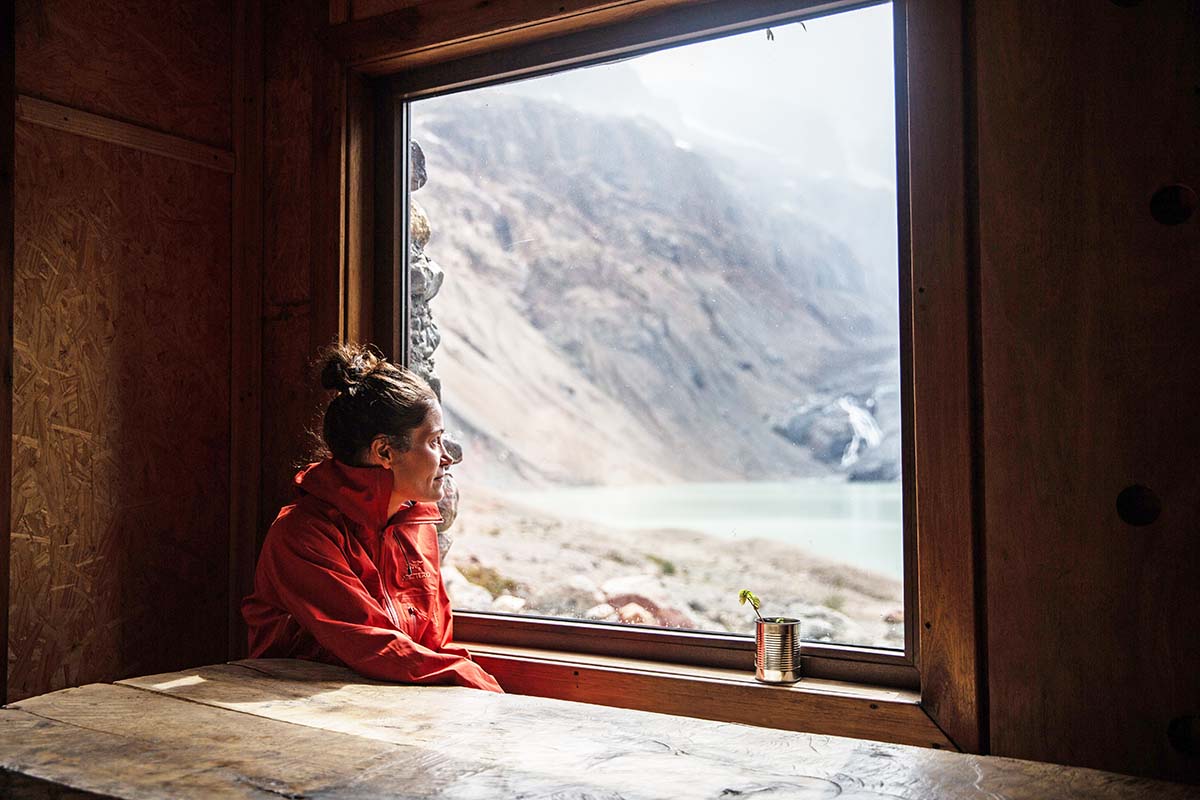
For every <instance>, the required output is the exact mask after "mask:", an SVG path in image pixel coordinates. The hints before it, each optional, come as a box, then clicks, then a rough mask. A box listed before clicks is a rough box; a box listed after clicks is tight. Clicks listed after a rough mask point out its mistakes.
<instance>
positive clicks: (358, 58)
mask: <svg viewBox="0 0 1200 800" xmlns="http://www.w3.org/2000/svg"><path fill="white" fill-rule="evenodd" d="M869 4H871V3H870V2H866V3H864V2H861V0H832V1H825V0H738V2H728V0H623V1H621V2H604V1H598V0H575V2H565V1H564V2H553V3H546V2H529V0H501V2H492V3H488V4H487V6H486V7H483V8H480V7H479V6H478V4H477V3H473V2H471V1H470V0H450V1H449V2H438V3H419V4H416V5H413V6H411V7H407V8H403V9H400V10H397V11H394V12H391V13H388V14H384V15H382V16H377V17H372V18H370V19H366V20H361V21H350V22H347V23H345V24H343V25H337V26H333V27H332V28H330V30H329V31H328V32H327V34H326V37H325V38H326V40H327V42H328V43H329V46H330V47H331V48H332V49H333V50H334V52H337V53H338V54H339V55H340V56H341V57H342V58H343V59H344V60H345V61H346V62H347V63H348V64H350V65H351V66H353V67H354V68H355V69H358V70H360V71H362V72H365V73H367V74H370V75H384V74H394V73H397V72H400V71H402V70H411V69H417V68H428V67H432V66H434V65H444V64H448V63H450V62H453V61H461V60H468V59H475V58H477V57H488V56H490V54H493V53H496V52H497V51H501V50H512V51H521V50H522V49H523V48H527V47H529V46H532V45H535V44H546V43H548V42H550V41H551V40H556V42H557V43H558V44H557V45H556V48H555V49H563V48H564V47H566V43H567V42H568V41H576V42H579V43H580V46H579V47H576V48H574V49H579V50H590V51H591V54H592V55H601V54H603V51H607V50H610V49H612V48H615V47H618V46H620V47H631V46H635V45H642V46H645V45H649V44H652V43H663V44H665V43H667V42H669V41H674V40H678V39H680V38H683V37H688V36H695V35H696V34H697V33H698V32H701V31H713V32H716V31H718V30H722V31H726V32H732V31H733V30H736V29H740V28H744V27H746V26H747V25H758V24H762V25H766V24H769V23H772V22H777V21H780V20H783V19H786V18H791V17H797V16H798V15H802V14H805V13H808V14H818V13H827V12H829V11H831V10H833V9H835V8H849V7H854V6H861V5H869ZM751 21H753V22H751ZM601 30H603V31H606V32H605V33H604V34H599V33H598V32H599V31H601ZM588 32H596V35H601V36H602V37H603V39H604V40H605V42H606V43H607V45H606V46H605V47H603V48H600V47H597V45H596V44H595V43H594V42H593V41H592V39H593V37H592V36H586V37H583V38H578V37H579V36H580V35H582V34H586V33H588ZM493 72H494V73H495V72H498V70H493Z"/></svg>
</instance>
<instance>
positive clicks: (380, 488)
mask: <svg viewBox="0 0 1200 800" xmlns="http://www.w3.org/2000/svg"><path fill="white" fill-rule="evenodd" d="M295 483H296V485H297V486H298V487H300V490H301V491H302V492H305V493H307V494H310V495H312V496H313V497H315V498H317V499H318V500H321V501H322V502H325V503H328V504H329V505H331V506H333V507H334V508H336V509H337V510H338V511H339V512H340V513H341V514H342V516H344V517H347V518H349V519H351V520H353V521H354V522H356V523H358V524H359V525H361V526H362V527H364V528H366V529H367V530H368V531H371V532H378V531H382V530H383V529H384V528H386V527H388V525H404V524H410V523H418V522H441V521H442V515H441V513H440V512H439V511H438V507H437V504H436V503H413V504H411V505H409V506H406V507H404V508H401V509H400V510H399V511H397V512H396V514H395V516H393V517H392V518H391V519H390V520H389V519H388V516H387V508H388V501H389V500H391V497H392V474H391V473H390V472H388V471H387V470H386V469H384V468H383V467H375V466H371V467H352V466H350V465H349V464H343V463H342V462H340V461H338V460H336V459H332V458H327V459H325V460H324V461H318V462H317V463H315V464H309V465H308V466H307V467H305V468H304V469H302V470H300V472H298V473H296V478H295Z"/></svg>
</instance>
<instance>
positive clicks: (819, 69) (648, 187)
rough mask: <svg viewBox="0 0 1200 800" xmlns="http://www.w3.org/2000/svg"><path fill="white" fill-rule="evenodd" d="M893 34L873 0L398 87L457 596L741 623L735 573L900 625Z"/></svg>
mask: <svg viewBox="0 0 1200 800" xmlns="http://www.w3.org/2000/svg"><path fill="white" fill-rule="evenodd" d="M891 51H892V19H891V7H890V5H880V6H875V7H873V8H868V9H859V10H855V11H850V12H845V13H842V14H837V15H833V16H829V17H824V18H820V19H815V20H810V21H808V22H805V23H801V22H794V23H791V24H786V25H781V26H776V27H774V28H770V29H760V30H754V31H749V32H746V33H742V34H739V35H737V36H731V37H728V38H722V39H717V40H713V41H708V42H701V43H696V44H690V45H685V46H682V47H677V48H671V49H667V50H662V51H658V52H654V53H650V54H647V55H643V56H639V57H637V58H633V59H629V60H623V61H620V62H618V63H609V64H602V65H598V66H591V67H587V68H582V69H576V70H571V71H567V72H560V73H555V74H552V75H548V76H544V77H538V78H533V79H527V80H523V81H518V82H511V83H505V84H500V85H495V86H490V87H485V88H478V89H472V90H469V91H466V92H460V93H454V94H448V95H443V96H439V97H435V98H431V99H424V100H418V101H415V102H413V103H412V104H411V106H410V136H411V140H412V142H414V143H415V145H416V148H417V149H416V150H414V151H413V152H419V153H420V155H419V156H418V157H419V158H421V159H422V161H423V172H424V173H425V174H426V176H427V182H426V183H425V184H424V185H423V186H421V187H420V189H419V190H418V191H417V192H414V193H413V195H412V198H411V200H410V204H411V205H410V214H411V218H412V219H413V220H414V225H413V227H412V229H413V231H414V240H413V242H412V244H413V246H414V247H416V248H417V252H418V255H417V257H416V258H417V262H418V264H417V270H418V273H419V274H422V275H425V274H428V275H429V276H430V277H431V278H432V276H433V275H435V274H437V275H441V274H444V275H445V276H446V280H445V282H444V283H442V284H441V287H440V291H439V293H438V294H437V295H436V297H434V298H429V301H428V304H426V303H425V302H424V300H425V298H421V299H419V300H418V301H417V304H416V306H415V316H414V323H413V324H414V334H415V339H414V347H413V351H412V353H413V356H414V360H415V363H416V365H417V366H418V367H419V368H421V369H424V370H426V371H432V370H431V369H430V368H431V367H432V366H433V364H434V362H436V374H437V376H438V377H439V378H440V380H441V385H442V399H443V405H444V407H445V409H446V414H447V426H448V430H449V431H451V433H452V434H455V435H457V436H458V437H459V438H460V439H461V440H462V442H463V444H464V445H465V448H466V452H467V456H468V457H467V459H466V460H465V461H464V462H463V463H462V464H461V465H459V467H458V468H456V471H457V474H458V480H459V484H460V487H461V490H462V499H461V503H460V508H459V519H458V521H457V522H456V524H455V534H456V535H455V538H456V540H457V543H456V545H455V547H454V549H453V550H452V551H451V553H450V558H449V559H448V564H447V570H446V572H447V579H448V582H449V584H450V590H451V594H452V597H453V599H454V600H455V605H456V607H457V608H458V609H460V610H467V611H481V612H491V613H500V614H524V615H534V616H541V617H559V618H574V619H590V620H595V621H598V622H601V623H612V624H630V625H641V626H656V627H668V628H681V629H687V630H699V631H711V632H720V633H735V634H743V635H749V634H750V633H752V631H753V614H752V613H751V612H750V610H749V609H746V608H739V607H738V603H737V592H738V590H739V589H740V588H742V587H743V586H749V587H751V588H753V589H754V590H755V591H757V592H759V593H761V594H762V596H763V597H764V598H765V601H766V606H767V609H766V613H774V614H777V615H787V616H796V617H799V618H800V619H801V620H802V621H803V626H802V630H803V631H804V636H805V638H806V639H808V640H810V641H823V642H835V643H839V644H851V645H866V646H871V647H877V648H890V649H899V650H902V649H903V646H904V627H903V619H904V598H903V590H902V580H903V548H902V530H903V513H902V501H903V492H902V482H901V444H900V443H901V425H900V420H901V409H900V391H899V386H900V372H899V369H900V367H899V365H900V362H899V352H900V348H899V326H898V323H899V316H900V314H899V299H898V291H897V290H898V282H897V274H898V259H897V234H896V216H897V209H896V186H895V172H896V167H895V153H896V147H895V137H894V130H895V110H894V103H893V98H894V86H893V81H892V69H893V66H892V52H891ZM714 98H721V99H720V100H719V101H718V102H714ZM422 282H423V283H424V284H426V285H433V283H434V280H430V279H426V280H423V281H422ZM426 294H428V293H426ZM430 312H432V314H431V315H430ZM431 317H432V321H433V323H435V324H436V328H437V330H438V335H439V337H440V347H438V348H437V349H436V351H433V349H432V347H431V345H432V344H434V342H432V341H431V340H430V336H429V333H430V331H431V330H432V328H431V326H430V319H431ZM431 359H432V360H431Z"/></svg>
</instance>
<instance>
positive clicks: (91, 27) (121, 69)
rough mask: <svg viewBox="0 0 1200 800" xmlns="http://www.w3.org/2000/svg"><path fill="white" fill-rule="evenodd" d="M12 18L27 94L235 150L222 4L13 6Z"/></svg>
mask: <svg viewBox="0 0 1200 800" xmlns="http://www.w3.org/2000/svg"><path fill="white" fill-rule="evenodd" d="M16 9H17V11H16V19H17V38H16V46H17V52H18V53H19V56H18V58H17V87H18V89H19V90H20V91H21V92H22V93H23V94H27V95H32V96H35V97H38V98H41V99H43V100H49V101H52V102H56V103H60V104H62V105H65V106H68V107H71V108H76V109H81V110H83V111H89V112H92V113H94V114H100V115H103V116H106V117H111V118H114V119H119V120H123V121H126V122H131V123H134V124H137V125H141V126H143V127H147V128H152V129H155V130H158V131H161V132H163V133H171V134H175V135H177V136H182V137H186V138H189V139H194V140H196V141H199V142H204V143H206V144H210V145H214V146H216V147H220V148H223V149H230V148H231V146H232V139H231V127H230V113H231V112H230V107H231V102H230V87H231V86H232V78H231V68H232V62H233V59H232V47H231V33H232V31H231V26H230V24H229V20H230V10H229V4H228V2H226V1H225V0H191V2H187V3H161V2H157V1H156V0H132V1H129V0H47V1H46V2H34V0H18V1H17V3H16Z"/></svg>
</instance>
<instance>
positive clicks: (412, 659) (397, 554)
mask: <svg viewBox="0 0 1200 800" xmlns="http://www.w3.org/2000/svg"><path fill="white" fill-rule="evenodd" d="M296 484H297V485H298V486H299V487H300V489H301V496H300V499H299V500H298V501H297V502H296V504H295V505H291V506H285V507H284V508H283V509H282V510H281V511H280V512H279V516H278V517H276V519H275V522H274V524H272V525H271V529H270V531H268V532H267V538H266V541H265V542H264V543H263V549H262V553H261V555H259V557H258V569H257V571H256V573H255V577H254V594H252V595H250V596H249V597H247V598H246V599H245V601H243V603H242V616H243V617H245V619H246V624H247V625H248V626H249V636H250V656H251V657H252V658H303V659H308V660H310V661H325V662H328V663H332V664H344V665H346V666H348V667H350V668H351V669H353V670H354V671H356V672H358V673H360V674H362V675H365V676H366V677H368V678H375V679H378V680H387V681H400V682H404V683H452V684H457V685H459V686H473V687H476V688H478V689H490V690H491V691H495V692H498V691H501V690H500V686H499V684H497V683H496V680H495V679H494V678H493V677H492V676H491V675H489V674H488V673H486V672H484V670H483V668H482V667H480V666H479V665H478V664H476V663H475V662H474V661H471V657H470V654H468V653H467V651H466V649H465V648H462V647H459V646H457V645H454V644H451V637H452V632H453V631H452V622H451V615H450V601H449V598H448V597H447V596H446V587H445V585H444V584H443V583H442V575H441V571H440V569H439V567H438V561H439V559H438V545H437V529H436V528H435V527H434V523H436V522H439V521H441V516H440V515H439V513H438V509H437V506H436V505H435V504H433V503H416V504H414V505H411V506H409V507H407V508H403V509H401V510H400V511H399V512H397V513H396V515H395V516H394V517H392V518H391V519H388V518H387V507H388V500H389V498H390V497H391V489H392V475H391V473H390V472H388V471H387V470H386V469H383V468H382V467H350V466H347V465H345V464H342V463H340V462H338V461H334V460H327V461H322V462H319V463H317V464H312V465H310V466H309V467H307V468H306V469H305V470H303V471H302V472H300V473H299V474H298V475H297V476H296Z"/></svg>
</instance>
